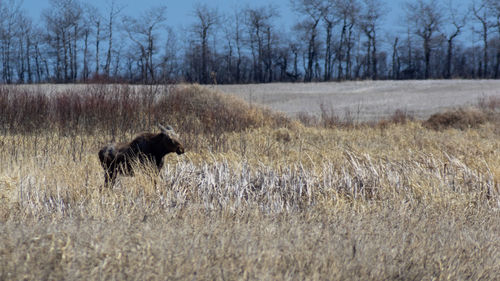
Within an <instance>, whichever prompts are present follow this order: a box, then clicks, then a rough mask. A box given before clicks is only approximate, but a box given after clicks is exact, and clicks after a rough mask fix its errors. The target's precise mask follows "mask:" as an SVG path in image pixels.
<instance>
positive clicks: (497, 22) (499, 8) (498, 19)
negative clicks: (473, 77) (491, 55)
mask: <svg viewBox="0 0 500 281" xmlns="http://www.w3.org/2000/svg"><path fill="white" fill-rule="evenodd" d="M487 6H488V9H489V10H490V13H491V15H492V17H493V18H494V22H493V26H495V27H496V28H497V35H498V39H497V48H496V49H497V52H496V63H495V69H494V78H495V79H498V78H500V2H499V1H498V0H487Z"/></svg>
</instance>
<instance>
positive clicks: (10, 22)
mask: <svg viewBox="0 0 500 281" xmlns="http://www.w3.org/2000/svg"><path fill="white" fill-rule="evenodd" d="M20 6H21V2H20V1H17V0H9V1H6V2H0V50H1V60H2V69H3V72H2V79H3V81H5V82H7V83H12V82H14V81H13V79H14V67H15V59H16V56H15V54H16V52H17V51H18V50H17V49H16V47H15V46H16V44H17V43H18V42H16V41H18V40H16V39H18V38H19V32H18V31H19V30H18V29H17V28H16V27H17V26H18V25H19V22H20V21H21V18H22V17H21V16H22V12H21V8H20Z"/></svg>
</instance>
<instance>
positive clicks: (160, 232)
mask: <svg viewBox="0 0 500 281" xmlns="http://www.w3.org/2000/svg"><path fill="white" fill-rule="evenodd" d="M179 133H180V134H181V138H182V132H181V131H180V132H179ZM127 137H128V138H130V137H132V135H129V136H127ZM109 138H111V136H109V135H88V136H85V135H79V134H77V135H71V136H66V135H65V136H62V135H57V133H55V132H44V133H41V134H39V135H24V134H14V135H12V134H6V135H0V200H1V202H2V204H1V205H0V279H2V280H3V279H13V280H18V279H28V280H32V279H51V280H53V279H57V280H61V279H121V280H122V279H140V280H157V279H160V280H165V279H200V280H207V279H208V280H213V279H218V280H220V279H222V280H235V279H259V280H304V279H310V280H319V279H321V280H324V279H330V280H332V279H334V280H335V279H356V280H360V279H362V280H369V279H375V280H387V279H404V280H408V279H416V280H421V279H426V280H427V279H453V280H457V279H486V280H493V279H498V278H500V236H499V235H498V233H500V213H499V212H500V196H499V188H500V186H499V182H500V152H499V151H500V149H499V148H500V140H499V135H498V130H496V129H495V125H492V124H490V123H486V124H484V125H481V126H479V127H478V128H475V129H465V130H456V129H445V130H443V131H434V130H429V129H426V128H424V127H422V125H421V124H420V123H418V122H412V121H410V122H406V123H404V124H388V125H384V126H383V127H364V126H360V127H356V128H350V129H338V128H337V129H321V128H305V127H302V126H300V125H297V124H295V125H294V126H292V127H290V128H277V129H276V128H271V127H267V126H266V127H259V128H254V129H248V130H244V131H240V132H226V133H224V134H223V138H221V139H222V140H223V144H218V145H213V146H211V145H210V143H209V142H208V145H206V146H205V147H203V148H200V149H196V150H191V151H187V153H186V154H185V155H183V156H177V155H168V156H167V157H166V165H165V167H164V169H163V170H162V173H161V178H160V179H159V180H158V181H157V183H156V185H155V184H154V182H153V181H152V180H151V178H150V177H149V176H148V171H147V170H148V168H147V167H146V168H144V171H143V172H141V173H139V174H138V175H137V176H136V177H133V178H132V177H120V178H119V180H118V183H117V185H116V186H115V187H114V188H113V189H104V190H103V191H102V192H100V191H99V189H100V188H101V185H102V183H103V174H102V169H101V167H100V166H99V163H98V159H97V150H98V148H99V147H100V145H102V144H103V143H105V142H106V141H107V140H109ZM200 138H203V136H200ZM200 143H205V140H201V141H200Z"/></svg>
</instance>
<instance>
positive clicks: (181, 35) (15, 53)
mask: <svg viewBox="0 0 500 281" xmlns="http://www.w3.org/2000/svg"><path fill="white" fill-rule="evenodd" d="M469 1H470V2H469V5H468V7H467V8H463V7H462V8H461V9H458V8H457V3H454V2H453V1H452V0H415V1H414V0H408V1H407V4H406V6H405V7H404V9H403V10H404V16H403V19H402V20H401V25H400V26H399V27H398V28H394V27H388V26H387V24H386V23H384V21H385V20H387V17H388V11H389V9H390V7H388V6H386V5H385V4H384V3H385V2H384V1H382V0H290V2H289V5H290V7H291V8H292V9H293V10H294V11H295V12H296V13H295V15H294V17H295V21H294V22H295V24H293V25H292V26H288V27H286V28H283V27H282V24H279V23H278V22H279V19H280V11H279V10H278V9H277V8H276V7H273V6H257V7H255V6H246V7H242V8H235V9H233V10H232V11H231V12H227V13H224V14H223V13H221V12H220V11H219V10H218V9H217V8H216V7H212V6H208V5H201V4H198V5H196V6H194V7H193V12H192V21H191V22H192V24H191V25H190V26H189V28H187V29H186V30H174V29H172V28H171V27H169V25H168V24H169V22H168V18H166V9H167V8H168V7H151V8H149V9H146V10H145V11H144V12H143V13H141V14H138V15H126V14H125V13H124V9H123V7H122V6H120V5H119V4H118V3H117V2H116V1H114V0H110V1H108V2H107V4H105V5H103V6H102V7H100V8H99V9H98V8H96V7H94V6H92V5H91V4H88V3H85V1H79V0H50V8H48V9H47V10H44V11H42V12H41V19H40V22H34V20H33V19H32V18H30V17H29V16H28V15H27V12H26V11H24V10H23V9H22V8H21V1H20V0H8V1H2V2H0V62H1V63H0V75H1V76H0V82H2V83H38V82H65V83H66V82H99V81H104V82H113V81H119V82H131V83H166V82H175V81H186V82H198V83H203V84H206V83H265V82H274V81H306V82H307V81H330V80H351V79H427V78H499V77H500V2H499V1H498V0H469ZM287 29H288V30H287ZM402 30H404V31H403V32H402Z"/></svg>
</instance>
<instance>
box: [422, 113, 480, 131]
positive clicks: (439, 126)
mask: <svg viewBox="0 0 500 281" xmlns="http://www.w3.org/2000/svg"><path fill="white" fill-rule="evenodd" d="M486 121H488V116H487V114H486V113H484V112H481V111H479V110H477V109H463V108H461V109H457V110H451V111H446V112H443V113H436V114H433V115H431V117H429V119H427V120H426V121H424V123H423V125H424V127H426V128H429V129H434V130H443V129H447V128H455V129H460V130H465V129H468V128H477V127H478V126H479V125H481V124H484V123H485V122H486Z"/></svg>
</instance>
